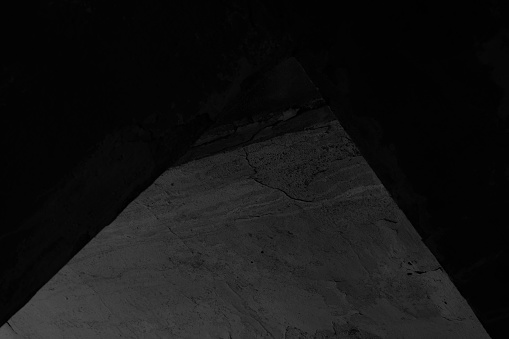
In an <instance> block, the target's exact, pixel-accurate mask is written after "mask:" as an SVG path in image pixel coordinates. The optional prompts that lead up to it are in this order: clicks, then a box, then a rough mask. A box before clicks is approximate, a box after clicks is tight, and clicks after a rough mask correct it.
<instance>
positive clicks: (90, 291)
mask: <svg viewBox="0 0 509 339" xmlns="http://www.w3.org/2000/svg"><path fill="white" fill-rule="evenodd" d="M2 330H3V331H4V332H3V333H7V332H8V331H10V333H11V334H12V333H13V332H14V333H16V334H15V335H18V336H21V337H25V338H95V337H97V338H120V337H127V338H243V339H244V338H246V339H247V338H286V339H290V338H291V339H296V338H391V339H392V338H426V339H427V338H435V339H438V338H447V339H450V338H462V339H465V338H475V339H480V338H489V336H488V335H487V334H486V332H485V331H484V329H483V327H482V326H481V325H480V323H479V321H478V320H477V318H476V317H475V315H474V314H473V312H472V310H471V309H470V307H469V306H468V304H467V303H466V301H465V300H464V299H463V297H462V296H461V295H460V294H459V293H458V291H457V290H456V288H455V287H454V286H453V284H452V283H451V281H450V280H449V278H448V276H447V274H446V273H444V271H443V270H442V269H441V267H440V265H439V264H438V262H437V260H436V259H435V258H434V257H433V255H432V254H431V253H430V251H429V250H428V249H427V248H426V247H425V246H424V245H423V243H422V241H421V239H420V237H419V236H418V234H417V233H416V231H415V230H414V228H413V227H412V225H411V224H410V223H409V222H408V220H407V219H406V217H405V216H404V214H403V213H402V212H401V211H400V210H399V209H398V208H397V206H396V205H395V203H394V202H393V200H392V198H391V197H390V196H389V195H388V193H387V191H386V190H385V188H384V187H383V185H382V184H381V183H380V181H379V179H378V178H377V176H376V175H375V173H374V172H373V171H372V170H371V168H370V167H369V166H368V165H367V163H366V161H365V160H364V158H363V157H362V156H360V154H359V152H358V150H357V148H356V147H355V146H354V144H353V143H352V142H351V140H350V138H349V136H348V135H347V134H346V133H345V131H344V130H343V129H342V127H341V126H340V124H339V123H338V122H337V121H336V120H334V121H329V122H324V123H319V124H315V125H314V126H311V127H308V128H306V129H305V130H304V131H300V132H294V133H288V134H285V135H282V136H278V137H274V138H272V139H270V140H266V141H262V142H259V143H253V144H250V145H248V146H245V147H240V148H237V149H236V150H233V151H230V152H224V153H221V154H218V155H215V156H212V157H207V158H203V159H200V160H195V161H191V162H189V163H186V164H184V165H181V166H179V167H175V168H171V169H169V170H168V171H167V172H165V173H164V174H163V175H162V176H161V177H160V178H159V179H158V180H157V181H156V182H155V183H154V184H153V185H152V186H150V187H149V188H148V189H147V190H146V191H144V192H143V193H142V194H141V195H140V196H139V197H138V198H137V199H136V200H135V201H133V202H132V203H131V204H130V205H129V206H128V207H127V208H126V209H125V210H124V211H123V212H122V213H121V214H120V216H119V217H118V218H117V219H116V220H115V221H114V222H113V223H112V224H111V225H109V226H107V227H106V228H105V229H103V230H102V231H101V232H100V233H99V235H98V236H97V237H95V238H94V239H93V240H92V241H91V242H90V243H89V244H88V245H86V246H85V247H84V249H83V250H82V251H81V252H79V254H78V255H76V256H75V257H74V258H73V259H72V260H71V261H70V262H69V263H68V265H66V266H65V267H64V268H63V269H62V270H61V271H60V272H59V273H58V274H57V275H56V276H54V277H53V279H51V281H50V282H49V283H47V284H46V285H45V286H44V288H43V289H41V290H40V291H39V292H38V293H37V294H36V296H35V297H34V298H33V299H32V300H31V301H30V302H29V303H28V304H27V305H26V306H25V307H24V308H23V309H21V310H20V311H19V312H18V313H17V314H16V315H15V316H14V317H12V318H11V320H10V321H9V322H8V323H7V324H6V325H5V326H4V327H3V329H2ZM0 333H1V332H0ZM15 335H12V336H11V337H15ZM4 337H5V338H8V337H9V334H4Z"/></svg>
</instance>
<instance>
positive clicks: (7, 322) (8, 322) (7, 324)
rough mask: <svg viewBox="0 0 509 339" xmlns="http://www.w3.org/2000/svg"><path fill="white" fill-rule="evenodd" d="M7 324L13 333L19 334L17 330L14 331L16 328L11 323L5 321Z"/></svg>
mask: <svg viewBox="0 0 509 339" xmlns="http://www.w3.org/2000/svg"><path fill="white" fill-rule="evenodd" d="M6 324H7V326H9V327H10V328H11V330H12V332H14V334H16V335H19V334H18V332H16V330H15V329H14V328H13V327H12V326H11V324H9V322H6Z"/></svg>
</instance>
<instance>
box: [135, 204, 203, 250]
mask: <svg viewBox="0 0 509 339" xmlns="http://www.w3.org/2000/svg"><path fill="white" fill-rule="evenodd" d="M135 202H136V203H137V204H138V205H141V206H142V207H143V208H145V209H146V210H147V211H148V212H149V213H150V214H151V215H152V216H153V217H154V218H156V220H157V221H159V222H160V221H161V219H159V217H158V216H157V215H156V214H155V213H154V212H153V211H152V209H151V208H150V207H149V206H147V205H145V204H142V203H140V202H139V201H137V200H135ZM166 228H167V229H168V231H170V232H171V234H173V235H174V236H175V237H176V238H177V239H178V240H180V242H182V244H184V246H186V247H187V249H188V250H189V252H191V254H194V250H193V249H192V248H191V247H189V245H188V244H186V242H185V241H184V239H182V238H181V237H180V236H179V235H178V234H177V233H175V231H173V230H172V229H171V227H170V226H166Z"/></svg>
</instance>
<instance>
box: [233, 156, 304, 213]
mask: <svg viewBox="0 0 509 339" xmlns="http://www.w3.org/2000/svg"><path fill="white" fill-rule="evenodd" d="M242 149H243V150H244V153H245V155H246V157H245V158H246V162H247V164H248V165H249V167H251V168H252V169H253V171H254V175H252V176H250V177H249V179H252V180H254V181H256V182H257V183H258V184H260V185H262V186H265V187H267V188H270V189H273V190H276V191H279V192H281V193H283V194H284V195H285V196H286V197H287V198H288V199H290V200H293V201H300V202H305V203H313V202H314V201H313V200H305V199H299V198H295V197H292V196H291V195H289V194H288V193H287V192H285V191H284V190H282V189H280V188H278V187H272V186H270V185H267V184H265V183H264V182H262V181H260V180H258V179H256V178H255V177H254V176H255V175H257V174H258V169H257V168H256V167H255V166H253V164H251V161H250V160H249V154H248V153H247V150H246V148H245V147H242Z"/></svg>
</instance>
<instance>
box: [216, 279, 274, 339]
mask: <svg viewBox="0 0 509 339" xmlns="http://www.w3.org/2000/svg"><path fill="white" fill-rule="evenodd" d="M225 285H226V286H228V288H229V289H230V291H232V292H233V293H234V294H235V295H236V296H237V298H239V299H240V300H241V301H244V302H245V300H244V298H242V296H241V295H240V294H239V293H237V291H235V290H234V289H233V288H232V287H231V285H230V283H229V282H228V281H225ZM242 306H243V307H244V308H245V309H246V310H247V313H249V314H248V315H247V316H249V317H251V318H252V319H254V320H255V321H256V322H257V323H258V324H259V325H260V326H261V327H262V328H263V329H264V330H265V332H267V334H268V335H270V337H271V338H274V339H275V337H274V334H272V332H271V331H270V330H269V329H267V327H265V325H264V324H263V322H262V321H261V320H260V319H259V317H258V316H256V312H255V311H254V310H253V309H252V308H251V307H249V305H247V303H246V304H245V305H242ZM239 312H240V310H239ZM241 313H242V312H241Z"/></svg>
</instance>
